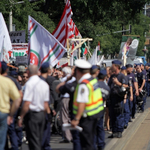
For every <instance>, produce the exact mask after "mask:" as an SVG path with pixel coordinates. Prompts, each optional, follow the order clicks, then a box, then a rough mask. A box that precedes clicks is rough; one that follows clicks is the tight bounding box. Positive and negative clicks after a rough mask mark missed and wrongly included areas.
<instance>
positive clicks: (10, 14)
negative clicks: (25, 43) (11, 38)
mask: <svg viewBox="0 0 150 150" xmlns="http://www.w3.org/2000/svg"><path fill="white" fill-rule="evenodd" d="M9 1H10V3H11V6H10V12H9V32H11V31H12V28H13V27H12V26H13V20H12V6H13V5H16V4H22V3H24V1H20V2H16V3H15V2H13V1H11V0H9Z"/></svg>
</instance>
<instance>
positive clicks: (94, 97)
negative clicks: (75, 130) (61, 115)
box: [71, 59, 104, 150]
mask: <svg viewBox="0 0 150 150" xmlns="http://www.w3.org/2000/svg"><path fill="white" fill-rule="evenodd" d="M75 66H76V80H77V82H78V84H77V87H76V90H75V94H74V100H73V114H74V115H75V118H74V120H72V121H71V124H72V126H73V127H75V126H77V125H78V124H79V125H80V126H81V127H82V128H83V131H82V132H81V133H80V143H81V147H82V149H83V150H93V149H94V136H95V132H96V126H97V121H98V118H99V116H100V113H101V112H102V111H103V110H104V106H103V99H102V94H101V90H100V88H99V86H97V85H98V81H97V79H96V78H93V77H92V76H91V75H90V74H89V72H90V68H91V64H90V63H89V62H87V61H85V60H81V59H78V60H76V61H75Z"/></svg>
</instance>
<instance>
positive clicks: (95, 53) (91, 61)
mask: <svg viewBox="0 0 150 150" xmlns="http://www.w3.org/2000/svg"><path fill="white" fill-rule="evenodd" d="M97 50H98V49H97V47H96V49H95V50H94V53H93V55H92V57H91V58H90V59H89V60H88V62H89V63H90V64H91V65H96V64H97V62H98V60H97Z"/></svg>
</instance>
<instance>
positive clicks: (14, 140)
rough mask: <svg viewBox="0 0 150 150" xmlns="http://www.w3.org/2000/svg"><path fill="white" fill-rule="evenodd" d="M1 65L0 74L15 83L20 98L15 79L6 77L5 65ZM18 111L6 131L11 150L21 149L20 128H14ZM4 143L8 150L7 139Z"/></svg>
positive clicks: (6, 69) (19, 88)
mask: <svg viewBox="0 0 150 150" xmlns="http://www.w3.org/2000/svg"><path fill="white" fill-rule="evenodd" d="M1 64H2V72H1V74H2V76H4V77H8V78H9V79H11V80H12V81H13V82H14V83H15V85H16V87H17V89H18V91H19V93H20V96H21V98H22V91H21V85H20V84H19V83H18V82H17V80H16V79H15V78H13V77H12V76H8V67H7V63H6V62H4V61H2V62H1ZM10 102H11V103H12V100H10ZM19 111H20V109H18V110H16V112H15V114H14V116H13V122H12V123H11V124H10V125H9V126H8V131H7V135H8V136H9V139H10V143H11V148H12V150H14V149H15V150H17V149H18V147H21V144H22V128H16V127H17V126H16V121H17V120H18V115H19ZM6 141H7V142H6V147H5V150H8V139H7V140H6Z"/></svg>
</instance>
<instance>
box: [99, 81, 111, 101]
mask: <svg viewBox="0 0 150 150" xmlns="http://www.w3.org/2000/svg"><path fill="white" fill-rule="evenodd" d="M98 84H99V87H100V89H101V92H102V97H103V100H107V99H108V98H109V92H110V88H109V86H108V85H106V83H105V82H104V81H98Z"/></svg>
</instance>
